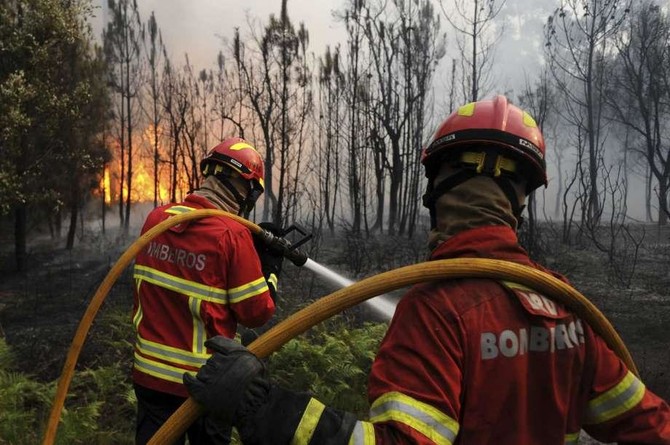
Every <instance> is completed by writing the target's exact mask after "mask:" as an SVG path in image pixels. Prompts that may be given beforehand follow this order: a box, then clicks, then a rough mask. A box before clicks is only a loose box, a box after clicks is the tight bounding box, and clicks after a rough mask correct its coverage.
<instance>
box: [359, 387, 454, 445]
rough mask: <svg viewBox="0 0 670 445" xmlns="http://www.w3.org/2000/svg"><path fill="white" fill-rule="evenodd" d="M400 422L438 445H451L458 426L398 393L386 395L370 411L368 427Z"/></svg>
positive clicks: (432, 408)
mask: <svg viewBox="0 0 670 445" xmlns="http://www.w3.org/2000/svg"><path fill="white" fill-rule="evenodd" d="M389 420H391V421H395V422H400V423H402V424H405V425H407V426H409V427H410V428H412V429H414V430H416V431H418V432H420V433H421V434H423V435H424V436H426V437H427V438H429V439H430V440H432V441H433V442H435V443H436V444H438V445H451V444H452V443H453V442H454V440H455V439H456V435H457V434H458V429H459V425H458V422H456V421H455V420H454V419H452V418H451V417H449V416H447V415H446V414H444V413H443V412H441V411H440V410H438V409H436V408H434V407H432V406H430V405H428V404H426V403H423V402H419V401H418V400H415V399H413V398H411V397H409V396H407V395H405V394H401V393H399V392H390V393H386V394H384V395H383V396H381V397H380V398H378V399H377V400H375V401H374V403H373V404H372V406H371V407H370V421H371V422H372V423H378V422H386V421H389Z"/></svg>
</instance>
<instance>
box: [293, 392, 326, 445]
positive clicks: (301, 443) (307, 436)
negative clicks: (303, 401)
mask: <svg viewBox="0 0 670 445" xmlns="http://www.w3.org/2000/svg"><path fill="white" fill-rule="evenodd" d="M325 408H326V406H325V405H324V404H323V403H321V402H319V401H318V400H316V399H310V400H309V403H308V404H307V408H305V412H304V413H303V414H302V418H301V419H300V423H299V424H298V428H296V430H295V434H294V435H293V439H291V445H307V444H308V443H309V441H310V440H312V436H313V435H314V430H316V426H317V425H318V424H319V419H320V418H321V414H322V413H323V410H324V409H325Z"/></svg>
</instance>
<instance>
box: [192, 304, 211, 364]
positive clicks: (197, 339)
mask: <svg viewBox="0 0 670 445" xmlns="http://www.w3.org/2000/svg"><path fill="white" fill-rule="evenodd" d="M201 303H202V301H200V300H198V299H197V298H189V302H188V306H189V308H190V309H191V316H192V321H193V340H192V341H193V352H195V353H196V354H204V353H205V352H206V349H205V340H206V339H207V335H206V333H205V323H203V321H202V317H201V316H200V307H201V306H202V304H201Z"/></svg>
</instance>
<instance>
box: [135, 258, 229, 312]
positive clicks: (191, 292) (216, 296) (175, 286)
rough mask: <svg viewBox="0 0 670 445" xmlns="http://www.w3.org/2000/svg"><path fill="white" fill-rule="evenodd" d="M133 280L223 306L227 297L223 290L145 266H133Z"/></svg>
mask: <svg viewBox="0 0 670 445" xmlns="http://www.w3.org/2000/svg"><path fill="white" fill-rule="evenodd" d="M135 279H144V280H146V281H148V282H150V283H152V284H155V285H156V286H160V287H163V288H166V289H170V290H172V291H175V292H179V293H181V294H184V295H187V296H189V297H193V298H198V299H200V300H204V301H211V302H213V303H219V304H225V302H226V297H227V296H228V292H226V291H225V290H224V289H218V288H216V287H213V286H207V285H205V284H200V283H197V282H195V281H189V280H185V279H183V278H179V277H177V276H174V275H170V274H168V273H165V272H161V271H160V270H158V269H154V268H151V267H147V266H141V265H135Z"/></svg>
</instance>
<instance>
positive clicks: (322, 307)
mask: <svg viewBox="0 0 670 445" xmlns="http://www.w3.org/2000/svg"><path fill="white" fill-rule="evenodd" d="M207 216H227V217H230V218H232V219H235V220H236V221H238V222H239V223H241V224H243V225H245V226H246V227H248V228H249V229H250V230H251V231H252V232H253V233H259V232H260V231H261V228H260V227H259V226H257V225H256V224H254V223H252V222H250V221H248V220H246V219H244V218H241V217H239V216H237V215H233V214H231V213H228V212H225V211H223V210H214V209H203V210H194V211H191V212H186V213H183V214H180V215H175V216H173V217H170V218H168V219H167V220H165V221H163V222H161V223H160V224H158V225H156V226H155V227H153V228H152V229H151V230H149V231H147V232H146V233H145V234H143V235H142V236H141V237H140V238H138V239H137V240H136V241H135V242H134V243H133V244H132V245H131V246H130V247H129V248H128V250H126V252H124V254H123V255H122V256H121V257H120V258H119V260H118V261H117V262H116V264H114V266H113V267H112V269H111V270H110V271H109V273H108V274H107V276H106V277H105V279H104V280H103V282H102V283H101V284H100V286H99V287H98V290H97V291H96V293H95V295H94V296H93V298H92V299H91V303H90V304H89V306H88V308H87V309H86V312H85V313H84V315H83V317H82V319H81V321H80V323H79V326H78V328H77V331H76V333H75V337H74V339H73V341H72V344H71V346H70V349H69V351H68V355H67V358H66V361H65V365H64V366H63V371H62V373H61V377H60V380H59V382H58V387H57V389H56V396H55V398H54V403H53V405H52V409H51V413H50V416H49V422H48V424H47V428H46V431H45V435H44V441H43V445H52V444H53V443H54V441H55V437H56V432H57V429H58V423H59V421H60V416H61V412H62V408H63V404H64V402H65V398H66V396H67V391H68V387H69V385H70V382H71V380H72V375H73V373H74V368H75V365H76V363H77V359H78V357H79V353H80V352H81V349H82V347H83V344H84V340H85V339H86V336H87V334H88V331H89V329H90V327H91V325H92V323H93V319H94V318H95V316H96V314H97V312H98V310H99V309H100V306H101V305H102V303H103V301H104V299H105V298H106V296H107V294H108V293H109V290H110V289H111V288H112V285H113V284H114V283H115V282H116V280H117V279H118V277H119V275H120V274H121V272H122V271H123V270H124V269H125V267H126V266H128V264H129V263H130V262H131V261H132V259H133V258H134V257H135V256H136V255H137V253H138V252H139V251H140V250H141V249H142V248H143V247H144V246H146V245H147V244H148V243H149V241H151V240H152V239H153V238H155V237H156V236H157V235H159V234H160V233H162V232H164V231H165V230H167V229H168V228H170V227H172V226H174V225H177V224H180V223H182V222H185V221H188V220H192V219H199V218H203V217H207ZM453 278H490V279H495V280H507V281H513V282H516V283H519V284H522V285H525V286H528V287H530V288H533V289H535V290H537V291H539V292H540V293H543V294H545V295H547V296H548V297H551V298H553V299H554V300H556V301H558V302H561V303H563V304H564V305H565V306H567V307H569V308H571V309H572V310H574V311H575V313H576V314H577V315H578V316H580V317H581V318H582V319H583V320H584V321H586V322H587V323H588V324H589V325H591V327H592V328H593V329H594V331H596V332H597V333H598V334H600V335H601V336H602V337H603V339H604V340H605V341H606V342H607V344H608V345H609V346H610V347H611V348H612V349H613V350H614V352H615V353H616V354H617V355H618V356H619V357H620V358H621V359H622V360H623V361H624V363H625V364H626V365H627V366H628V368H629V369H630V370H631V371H632V372H633V373H635V374H636V375H638V371H637V367H636V366H635V364H634V362H633V359H632V357H631V355H630V353H629V352H628V350H627V349H626V346H625V344H624V343H623V341H622V340H621V338H620V337H619V335H618V334H617V332H616V331H615V330H614V328H613V327H612V325H611V324H610V323H609V321H608V320H607V319H606V318H605V317H604V316H603V315H602V313H601V312H600V311H599V310H598V309H597V308H596V307H595V306H594V305H593V304H592V303H591V302H590V301H588V300H587V299H586V298H585V297H584V296H583V295H581V294H580V293H579V292H578V291H577V290H575V289H574V288H572V287H570V286H569V285H567V284H565V283H563V282H562V281H560V280H558V279H556V278H554V277H553V276H551V275H548V274H546V273H544V272H541V271H539V270H537V269H533V268H530V267H527V266H522V265H520V264H516V263H512V262H507V261H500V260H489V259H474V258H459V259H450V260H439V261H429V262H425V263H419V264H415V265H412V266H406V267H401V268H398V269H394V270H391V271H388V272H384V273H381V274H378V275H375V276H373V277H370V278H367V279H364V280H362V281H359V282H357V283H354V284H352V285H351V286H348V287H346V288H343V289H340V290H338V291H336V292H334V293H332V294H330V295H328V296H326V297H324V298H322V299H320V300H318V301H316V302H314V303H313V304H311V305H310V306H308V307H306V308H304V309H302V310H300V311H298V312H296V313H295V314H293V315H291V316H290V317H289V318H287V319H286V320H284V321H282V322H281V323H279V324H277V325H276V326H274V327H273V328H272V329H270V330H269V331H268V332H266V333H265V334H263V335H262V336H260V337H259V338H258V339H257V340H256V341H254V342H253V343H251V344H250V345H249V350H250V351H251V352H253V353H254V354H256V355H257V356H258V357H261V358H262V357H266V356H267V355H269V354H271V353H272V352H274V351H276V350H277V349H279V348H280V347H281V346H283V345H284V344H285V343H286V342H288V341H289V340H290V339H292V338H293V337H295V336H297V335H299V334H301V333H303V332H305V331H306V330H307V329H309V328H311V327H312V326H314V325H315V324H317V323H320V322H321V321H323V320H326V319H327V318H329V317H331V316H333V315H335V314H338V313H339V312H341V311H342V310H344V309H347V308H349V307H352V306H355V305H356V304H358V303H361V302H362V301H365V300H367V299H369V298H372V297H374V296H377V295H382V294H384V293H387V292H390V291H392V290H396V289H399V288H403V287H406V286H409V285H412V284H415V283H419V282H422V281H430V280H437V279H453ZM202 412H203V411H202V408H201V407H200V406H199V405H197V404H196V403H195V402H194V401H193V399H191V398H189V399H187V400H186V402H185V403H184V404H183V405H182V406H181V407H180V408H179V409H178V410H177V411H176V412H175V413H174V414H173V415H172V416H171V417H170V419H168V421H167V422H166V423H165V424H164V425H163V426H162V427H161V428H160V430H159V431H158V432H156V434H155V435H154V437H153V438H152V439H151V440H150V442H149V444H150V445H151V444H154V445H155V444H169V443H173V442H174V441H175V440H176V439H177V438H178V437H180V436H181V435H182V434H183V433H184V432H185V431H186V430H187V429H188V427H189V425H191V424H192V423H193V421H194V420H195V419H197V418H198V417H199V416H200V415H201V414H202Z"/></svg>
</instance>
